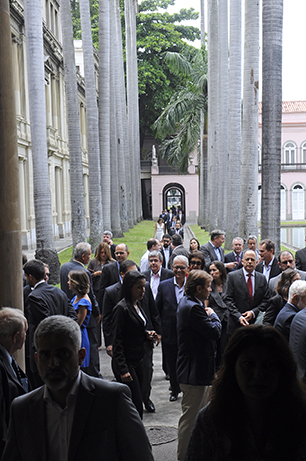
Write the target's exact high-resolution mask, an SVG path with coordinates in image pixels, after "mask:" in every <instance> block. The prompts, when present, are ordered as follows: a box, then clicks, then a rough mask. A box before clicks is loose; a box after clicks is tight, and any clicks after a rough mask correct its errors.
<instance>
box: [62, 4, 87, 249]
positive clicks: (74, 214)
mask: <svg viewBox="0 0 306 461" xmlns="http://www.w3.org/2000/svg"><path fill="white" fill-rule="evenodd" d="M60 13H61V24H62V32H63V55H64V74H65V90H66V98H67V120H68V138H69V159H70V198H71V228H72V243H73V247H75V246H76V245H77V244H78V243H79V242H84V241H86V220H85V203H84V182H83V165H82V148H81V131H80V119H79V102H78V88H77V76H76V65H75V55H74V45H73V32H72V19H71V11H70V1H69V0H62V1H61V10H60Z"/></svg>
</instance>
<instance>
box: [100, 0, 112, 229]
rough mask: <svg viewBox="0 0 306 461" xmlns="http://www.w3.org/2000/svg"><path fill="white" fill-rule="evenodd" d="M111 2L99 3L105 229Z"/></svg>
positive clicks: (107, 216) (107, 218)
mask: <svg viewBox="0 0 306 461" xmlns="http://www.w3.org/2000/svg"><path fill="white" fill-rule="evenodd" d="M110 2H111V0H100V3H99V138H100V159H101V191H102V211H103V224H104V229H108V230H110V229H111V175H110V174H109V172H110V170H111V157H110V46H111V44H110Z"/></svg>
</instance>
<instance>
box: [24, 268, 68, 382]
mask: <svg viewBox="0 0 306 461" xmlns="http://www.w3.org/2000/svg"><path fill="white" fill-rule="evenodd" d="M23 269H24V273H25V276H26V279H27V282H28V284H29V285H30V287H32V288H33V290H32V291H31V293H30V294H29V296H28V306H29V311H28V312H29V316H28V319H27V320H28V324H29V345H30V369H31V379H32V378H33V379H32V381H33V382H32V383H31V384H32V387H33V388H34V387H38V386H40V385H41V384H42V382H41V379H40V376H39V374H38V372H37V368H36V364H35V360H34V352H35V347H34V333H35V330H36V328H37V325H38V324H39V322H41V321H42V320H43V319H44V318H46V317H49V316H51V315H56V314H61V315H65V316H67V317H71V318H72V319H74V320H75V321H77V314H76V312H75V310H74V309H73V307H72V305H71V303H70V301H69V299H68V298H67V295H66V294H65V293H64V292H63V291H62V290H60V289H59V288H57V287H54V286H52V285H49V284H48V283H47V282H46V281H45V279H44V278H45V266H44V263H43V262H42V261H39V260H38V259H32V260H31V261H28V262H27V263H26V264H25V265H24V266H23Z"/></svg>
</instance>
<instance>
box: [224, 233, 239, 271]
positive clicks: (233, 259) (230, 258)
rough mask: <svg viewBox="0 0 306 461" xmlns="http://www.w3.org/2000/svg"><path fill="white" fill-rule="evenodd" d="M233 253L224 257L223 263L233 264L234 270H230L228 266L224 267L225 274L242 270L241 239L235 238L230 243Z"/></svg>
mask: <svg viewBox="0 0 306 461" xmlns="http://www.w3.org/2000/svg"><path fill="white" fill-rule="evenodd" d="M232 248H233V251H231V252H230V253H227V254H226V255H224V262H225V263H234V264H235V266H234V268H232V269H231V268H230V265H227V266H226V270H227V272H232V271H236V270H238V269H241V268H242V258H243V251H242V250H243V239H242V238H241V237H235V238H234V239H233V241H232Z"/></svg>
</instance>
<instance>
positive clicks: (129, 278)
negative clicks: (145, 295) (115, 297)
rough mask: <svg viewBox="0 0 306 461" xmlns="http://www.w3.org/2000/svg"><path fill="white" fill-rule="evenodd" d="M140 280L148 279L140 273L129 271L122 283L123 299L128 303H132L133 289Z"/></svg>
mask: <svg viewBox="0 0 306 461" xmlns="http://www.w3.org/2000/svg"><path fill="white" fill-rule="evenodd" d="M138 280H146V278H145V276H144V275H143V274H141V273H140V272H138V271H129V272H127V273H126V274H125V276H124V279H123V283H122V297H123V298H125V299H126V300H127V301H130V302H131V301H132V288H133V286H134V285H135V283H137V282H138Z"/></svg>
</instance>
